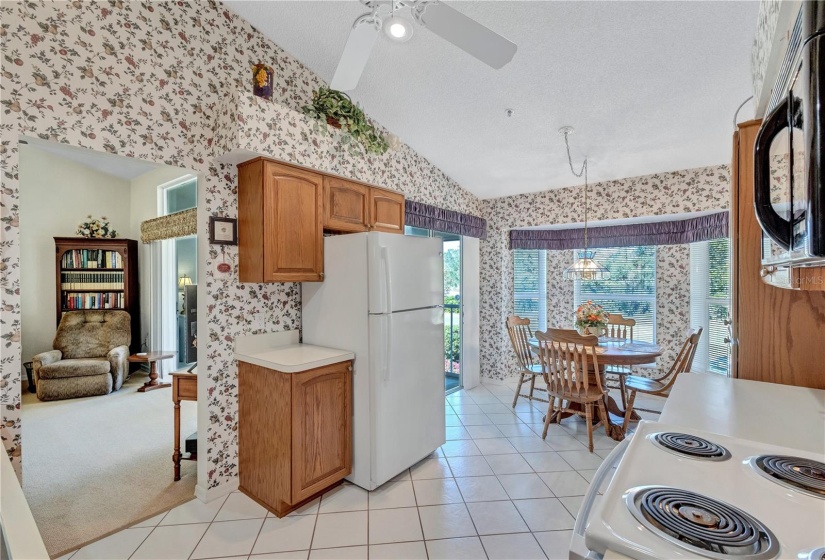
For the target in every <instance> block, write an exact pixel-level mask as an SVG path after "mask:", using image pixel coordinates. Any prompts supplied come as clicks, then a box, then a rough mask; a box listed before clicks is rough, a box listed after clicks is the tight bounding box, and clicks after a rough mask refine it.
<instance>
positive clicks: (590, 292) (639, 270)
mask: <svg viewBox="0 0 825 560" xmlns="http://www.w3.org/2000/svg"><path fill="white" fill-rule="evenodd" d="M595 258H596V260H597V261H599V263H600V264H601V265H602V266H604V267H605V268H607V269H608V270H609V271H610V278H609V279H607V280H576V285H575V297H574V301H575V304H576V306H577V307H578V306H579V305H580V304H581V303H582V302H585V301H588V300H591V301H593V303H597V304H599V305H601V306H602V307H604V309H605V311H607V312H608V313H620V314H621V315H622V316H623V317H625V318H631V319H635V320H636V326H635V327H634V328H633V339H634V340H639V341H643V342H656V247H655V246H652V245H648V246H636V247H612V248H607V249H599V250H597V251H596V257H595Z"/></svg>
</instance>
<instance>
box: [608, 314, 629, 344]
mask: <svg viewBox="0 0 825 560" xmlns="http://www.w3.org/2000/svg"><path fill="white" fill-rule="evenodd" d="M635 326H636V319H630V318H625V317H622V315H621V314H619V313H609V314H608V315H607V336H609V337H610V338H623V339H625V340H633V327H635Z"/></svg>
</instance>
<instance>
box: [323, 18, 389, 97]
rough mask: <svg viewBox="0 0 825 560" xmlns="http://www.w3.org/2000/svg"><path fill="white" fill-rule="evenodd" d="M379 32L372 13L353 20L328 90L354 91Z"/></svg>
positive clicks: (378, 25)
mask: <svg viewBox="0 0 825 560" xmlns="http://www.w3.org/2000/svg"><path fill="white" fill-rule="evenodd" d="M380 31H381V24H380V22H378V21H377V20H376V19H375V18H373V16H372V13H369V14H364V15H363V16H361V17H359V18H358V19H356V20H355V23H354V24H352V30H351V31H350V32H349V38H348V39H347V44H346V45H344V52H342V53H341V60H339V61H338V67H337V68H336V69H335V75H334V76H333V77H332V81H331V82H330V84H329V86H330V88H332V89H337V90H339V91H349V90H353V89H355V87H356V86H357V85H358V80H360V79H361V73H362V72H363V71H364V67H365V66H366V65H367V60H369V58H370V53H371V52H372V47H373V45H374V44H375V40H376V39H377V38H378V34H379V32H380Z"/></svg>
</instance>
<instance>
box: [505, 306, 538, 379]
mask: <svg viewBox="0 0 825 560" xmlns="http://www.w3.org/2000/svg"><path fill="white" fill-rule="evenodd" d="M507 334H509V335H510V344H512V346H513V352H515V353H516V359H517V360H518V364H519V367H521V369H523V370H524V369H530V366H533V365H535V359H534V357H533V352H531V351H530V343H529V341H530V339H531V338H533V332H532V331H531V330H530V319H527V318H526V317H519V316H518V315H510V316H509V317H507Z"/></svg>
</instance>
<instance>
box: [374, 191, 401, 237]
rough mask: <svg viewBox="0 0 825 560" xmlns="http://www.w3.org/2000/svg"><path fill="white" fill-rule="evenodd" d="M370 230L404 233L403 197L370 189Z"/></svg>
mask: <svg viewBox="0 0 825 560" xmlns="http://www.w3.org/2000/svg"><path fill="white" fill-rule="evenodd" d="M370 229H371V230H372V231H386V232H388V233H404V195H403V194H401V193H397V192H393V191H386V190H384V189H370Z"/></svg>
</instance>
